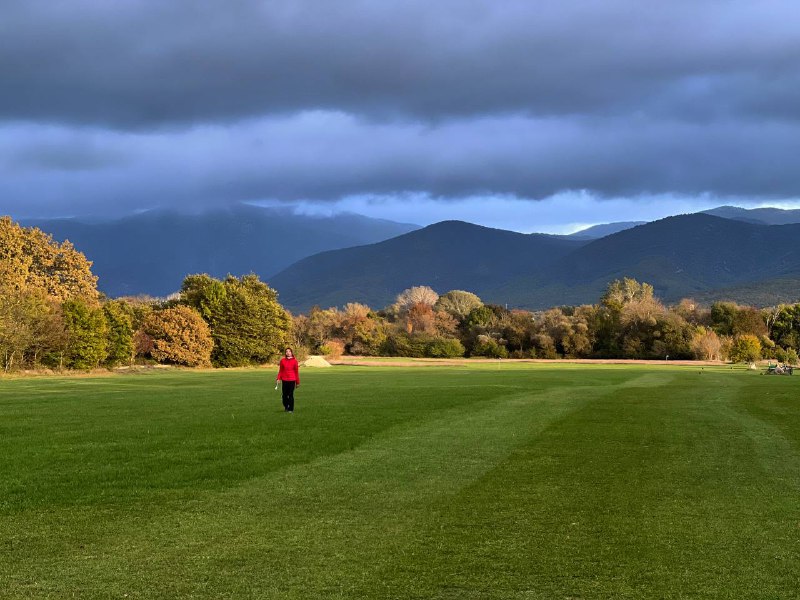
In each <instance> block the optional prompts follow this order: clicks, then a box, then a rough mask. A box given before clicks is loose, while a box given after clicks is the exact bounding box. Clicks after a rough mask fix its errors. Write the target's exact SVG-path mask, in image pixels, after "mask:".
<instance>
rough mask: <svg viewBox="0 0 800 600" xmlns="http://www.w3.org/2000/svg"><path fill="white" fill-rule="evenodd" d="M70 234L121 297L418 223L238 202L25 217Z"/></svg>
mask: <svg viewBox="0 0 800 600" xmlns="http://www.w3.org/2000/svg"><path fill="white" fill-rule="evenodd" d="M24 224H26V225H36V226H37V227H40V228H41V229H42V230H44V231H46V232H48V233H50V234H52V235H53V237H54V238H56V239H57V240H64V239H69V240H70V241H71V242H72V243H73V244H75V246H76V247H77V248H78V249H79V250H81V251H82V252H83V253H84V254H86V256H87V257H88V258H89V259H90V260H92V261H93V262H94V266H93V269H92V270H93V271H94V273H95V274H96V275H98V276H99V287H100V290H101V291H103V292H104V293H105V294H107V295H109V296H112V297H116V296H123V295H136V294H150V295H153V296H165V295H167V294H170V293H172V292H174V291H176V290H178V289H179V288H180V285H181V282H182V281H183V279H184V277H185V276H186V275H187V274H190V273H209V274H210V275H213V276H216V277H225V276H226V275H227V274H228V273H231V274H234V275H243V274H246V273H250V272H253V273H257V274H258V275H260V276H261V277H262V279H269V278H270V277H271V276H272V275H274V274H275V273H277V272H278V271H280V270H282V269H284V268H285V267H287V266H288V265H290V264H292V263H293V262H295V261H297V260H300V259H301V258H304V257H306V256H309V255H312V254H316V253H317V252H322V251H325V250H331V249H335V248H345V247H348V246H354V245H358V244H368V243H372V242H377V241H380V240H384V239H388V238H392V237H395V236H397V235H400V234H403V233H406V232H408V231H412V230H414V229H417V228H418V226H416V225H409V224H403V223H395V222H393V221H386V220H382V219H371V218H369V217H364V216H361V215H354V214H339V215H334V216H331V217H317V216H305V215H297V214H294V213H293V212H292V211H291V210H288V209H281V208H260V207H254V206H248V205H236V206H234V207H232V208H230V209H226V210H216V211H213V212H207V213H203V214H199V215H186V214H180V213H176V212H168V211H151V212H146V213H142V214H138V215H132V216H128V217H124V218H122V219H115V220H112V221H105V222H102V221H97V220H94V221H92V222H89V223H87V222H82V221H81V220H78V219H53V220H33V221H27V222H25V223H24Z"/></svg>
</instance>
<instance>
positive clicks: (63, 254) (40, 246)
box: [0, 217, 98, 303]
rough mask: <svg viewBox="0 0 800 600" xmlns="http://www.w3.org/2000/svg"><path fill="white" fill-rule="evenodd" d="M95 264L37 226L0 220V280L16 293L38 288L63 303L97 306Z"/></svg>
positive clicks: (72, 247) (67, 243) (8, 219)
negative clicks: (71, 300)
mask: <svg viewBox="0 0 800 600" xmlns="http://www.w3.org/2000/svg"><path fill="white" fill-rule="evenodd" d="M91 265H92V263H91V262H90V261H88V260H87V259H86V257H85V256H84V255H83V254H82V253H81V252H79V251H78V250H76V249H75V247H74V246H73V245H72V244H71V243H70V242H68V241H66V242H63V243H59V242H56V241H54V240H53V238H52V237H51V236H50V235H48V234H46V233H44V232H43V231H42V230H40V229H38V228H36V227H21V226H20V225H18V224H16V223H14V222H13V221H12V220H11V219H10V218H9V217H0V281H2V282H4V285H5V286H6V287H7V288H10V289H14V290H22V289H37V290H42V291H44V292H45V293H46V294H47V295H48V296H50V297H52V298H54V299H56V300H59V301H64V300H67V299H73V298H80V299H82V300H84V301H86V302H90V303H93V302H94V303H96V302H97V298H98V294H97V277H95V276H94V275H92V272H91Z"/></svg>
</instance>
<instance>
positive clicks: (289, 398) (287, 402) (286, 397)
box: [281, 381, 296, 411]
mask: <svg viewBox="0 0 800 600" xmlns="http://www.w3.org/2000/svg"><path fill="white" fill-rule="evenodd" d="M295 384H296V382H294V381H282V382H281V391H282V392H283V410H288V411H294V387H295Z"/></svg>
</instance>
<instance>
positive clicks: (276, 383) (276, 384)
mask: <svg viewBox="0 0 800 600" xmlns="http://www.w3.org/2000/svg"><path fill="white" fill-rule="evenodd" d="M275 389H276V390H277V389H278V382H277V381H276V382H275Z"/></svg>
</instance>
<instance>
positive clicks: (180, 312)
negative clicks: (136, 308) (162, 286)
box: [143, 305, 214, 367]
mask: <svg viewBox="0 0 800 600" xmlns="http://www.w3.org/2000/svg"><path fill="white" fill-rule="evenodd" d="M143 331H144V333H146V334H147V335H148V336H149V338H150V339H151V340H152V350H151V352H150V354H151V356H152V357H153V358H154V359H155V360H157V361H159V362H165V363H170V364H175V365H186V366H189V367H203V366H209V365H210V364H211V349H212V348H213V346H214V341H213V339H212V338H211V331H210V329H209V327H208V324H207V323H206V322H205V320H203V317H201V316H200V314H199V313H198V312H197V311H196V310H194V309H192V308H190V307H188V306H183V305H178V306H174V307H172V308H166V309H163V310H158V311H154V312H152V313H151V314H150V315H149V316H148V317H147V320H146V321H145V323H144V327H143Z"/></svg>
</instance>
